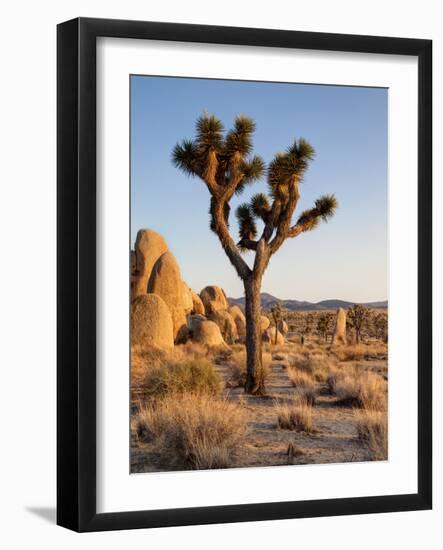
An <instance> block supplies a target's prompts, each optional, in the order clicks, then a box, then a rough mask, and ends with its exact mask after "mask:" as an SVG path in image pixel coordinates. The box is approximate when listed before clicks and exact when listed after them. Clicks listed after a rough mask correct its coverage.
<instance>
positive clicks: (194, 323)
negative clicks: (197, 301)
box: [188, 313, 207, 336]
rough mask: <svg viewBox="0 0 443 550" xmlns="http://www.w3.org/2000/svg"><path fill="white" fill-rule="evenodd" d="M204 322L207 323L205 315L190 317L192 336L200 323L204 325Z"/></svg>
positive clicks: (189, 323)
mask: <svg viewBox="0 0 443 550" xmlns="http://www.w3.org/2000/svg"><path fill="white" fill-rule="evenodd" d="M203 321H207V319H206V317H205V316H204V315H200V314H198V313H197V314H196V315H188V328H189V330H190V332H191V336H192V334H193V333H194V331H195V329H196V327H197V325H198V324H199V323H202V322H203Z"/></svg>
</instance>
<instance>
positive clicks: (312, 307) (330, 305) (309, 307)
mask: <svg viewBox="0 0 443 550" xmlns="http://www.w3.org/2000/svg"><path fill="white" fill-rule="evenodd" d="M260 296H261V305H262V308H263V309H270V308H271V307H272V306H273V304H276V303H280V304H281V306H282V307H283V308H285V309H289V310H290V311H322V310H325V309H337V308H339V307H342V308H345V309H347V308H348V307H350V306H353V305H354V304H355V303H356V302H346V301H345V300H322V301H321V302H317V303H313V302H306V301H299V300H280V299H279V298H276V297H275V296H272V294H268V293H267V292H262V293H261V295H260ZM229 302H230V303H231V304H232V305H237V306H244V305H245V299H244V297H242V298H229ZM362 305H363V306H365V307H371V308H387V307H388V301H387V300H384V301H383V302H366V303H364V304H362Z"/></svg>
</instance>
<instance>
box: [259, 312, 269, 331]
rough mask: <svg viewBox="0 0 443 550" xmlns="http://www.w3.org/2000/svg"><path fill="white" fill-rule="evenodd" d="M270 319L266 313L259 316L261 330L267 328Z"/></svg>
mask: <svg viewBox="0 0 443 550" xmlns="http://www.w3.org/2000/svg"><path fill="white" fill-rule="evenodd" d="M270 324H271V321H270V320H269V319H268V318H267V317H266V315H262V316H261V330H262V332H264V331H265V330H267V329H268V328H269V325H270Z"/></svg>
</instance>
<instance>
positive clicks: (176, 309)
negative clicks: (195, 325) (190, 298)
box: [148, 251, 186, 339]
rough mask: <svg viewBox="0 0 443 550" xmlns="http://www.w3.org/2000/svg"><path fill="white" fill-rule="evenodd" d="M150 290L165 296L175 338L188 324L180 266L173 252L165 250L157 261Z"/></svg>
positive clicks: (162, 296)
mask: <svg viewBox="0 0 443 550" xmlns="http://www.w3.org/2000/svg"><path fill="white" fill-rule="evenodd" d="M148 292H152V293H154V294H157V295H158V296H160V297H161V298H163V300H164V301H165V302H166V305H167V306H168V307H169V310H170V311H171V315H172V323H173V325H174V339H175V338H176V337H177V335H178V333H179V331H180V329H181V328H182V327H183V325H185V326H186V314H185V300H184V297H183V282H182V278H181V274H180V268H179V267H178V264H177V262H176V260H175V258H174V255H173V254H172V253H171V252H169V251H168V252H165V253H164V254H162V255H161V256H160V258H159V259H158V260H157V261H156V262H155V265H154V267H153V268H152V272H151V276H150V278H149V283H148Z"/></svg>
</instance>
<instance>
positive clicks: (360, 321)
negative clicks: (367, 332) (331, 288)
mask: <svg viewBox="0 0 443 550" xmlns="http://www.w3.org/2000/svg"><path fill="white" fill-rule="evenodd" d="M370 313H371V311H370V309H369V308H366V307H364V306H362V305H361V304H354V305H353V306H352V307H350V308H349V309H348V315H347V320H348V323H349V325H350V326H351V327H352V328H353V329H354V331H355V343H356V344H359V343H360V338H361V331H362V329H363V327H364V326H365V324H366V322H367V320H368V319H369V317H370Z"/></svg>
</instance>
